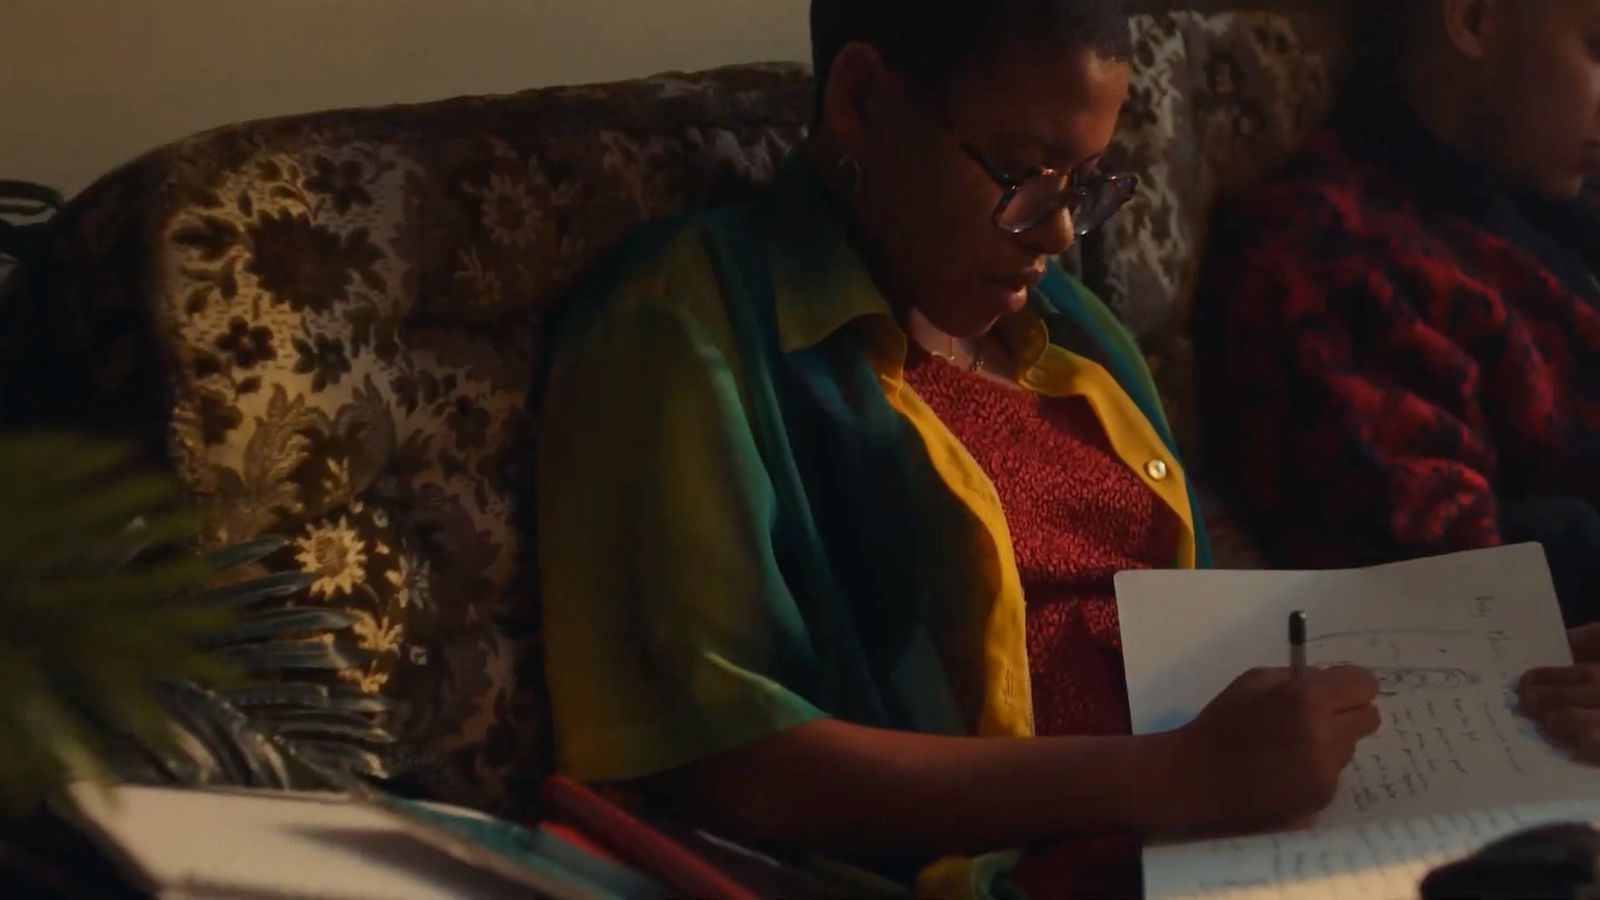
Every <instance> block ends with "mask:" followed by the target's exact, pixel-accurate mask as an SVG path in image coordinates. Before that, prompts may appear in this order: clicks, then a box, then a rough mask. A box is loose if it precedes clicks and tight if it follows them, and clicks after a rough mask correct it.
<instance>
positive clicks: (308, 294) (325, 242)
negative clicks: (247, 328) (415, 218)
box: [246, 211, 382, 312]
mask: <svg viewBox="0 0 1600 900" xmlns="http://www.w3.org/2000/svg"><path fill="white" fill-rule="evenodd" d="M248 233H249V235H250V242H251V247H252V252H251V254H250V262H249V264H248V265H247V266H246V271H248V272H250V273H251V274H253V275H255V276H256V277H257V278H258V279H260V281H261V286H262V287H263V288H265V289H266V290H267V291H268V292H269V293H271V294H272V295H273V296H274V297H277V298H278V299H280V300H282V301H284V302H285V303H288V304H289V306H290V308H291V309H293V310H294V311H295V312H302V311H304V310H307V309H309V310H313V311H315V312H327V311H328V310H330V309H332V308H333V306H334V304H336V303H341V302H343V301H345V300H346V299H347V298H348V297H349V290H350V277H351V276H352V275H360V276H361V278H362V280H363V281H365V282H366V283H367V284H368V285H369V286H372V287H374V288H376V287H380V286H381V283H382V282H381V280H380V279H379V278H378V276H377V273H376V272H374V271H373V268H372V267H373V265H374V264H375V263H377V261H378V260H379V259H381V258H382V253H381V252H379V250H378V248H377V247H376V246H374V245H373V243H372V240H371V238H370V237H369V236H368V234H367V231H366V229H364V228H358V229H356V230H355V231H352V232H350V233H349V234H346V235H345V236H344V237H343V238H341V237H340V236H339V235H338V234H335V233H334V232H333V231H331V230H329V229H327V228H324V227H322V226H321V225H316V224H313V223H312V221H311V219H310V218H309V217H308V216H307V215H306V214H305V213H292V212H287V211H285V212H279V213H276V214H273V215H268V216H263V217H262V218H260V219H258V220H256V221H255V223H253V224H252V225H251V226H250V227H249V229H248Z"/></svg>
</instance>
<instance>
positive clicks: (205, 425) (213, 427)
mask: <svg viewBox="0 0 1600 900" xmlns="http://www.w3.org/2000/svg"><path fill="white" fill-rule="evenodd" d="M199 418H200V437H201V439H202V440H204V441H205V443H206V446H207V447H216V446H220V445H222V444H224V443H227V440H228V433H229V432H231V431H233V430H234V429H235V428H238V427H239V425H240V424H242V423H243V422H244V415H243V414H242V413H240V412H239V407H238V406H236V405H235V404H234V403H233V401H232V400H231V399H229V398H228V397H227V396H225V395H223V394H220V393H217V392H215V391H205V392H204V393H202V394H201V395H200V409H199Z"/></svg>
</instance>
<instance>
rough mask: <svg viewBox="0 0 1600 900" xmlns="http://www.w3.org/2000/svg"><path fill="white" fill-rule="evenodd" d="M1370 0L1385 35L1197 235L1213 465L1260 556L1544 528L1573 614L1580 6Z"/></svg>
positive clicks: (1577, 523) (1312, 555) (1588, 521)
mask: <svg viewBox="0 0 1600 900" xmlns="http://www.w3.org/2000/svg"><path fill="white" fill-rule="evenodd" d="M1388 7H1389V8H1391V9H1392V10H1393V11H1392V12H1391V13H1390V14H1389V15H1390V16H1392V17H1390V18H1378V15H1379V14H1377V13H1373V12H1370V11H1368V12H1366V13H1365V15H1366V16H1367V17H1368V22H1367V24H1369V25H1373V26H1377V27H1378V30H1376V32H1375V39H1374V40H1369V41H1365V42H1364V43H1365V44H1366V45H1367V46H1376V47H1385V46H1387V47H1393V48H1395V49H1392V50H1386V51H1384V52H1382V53H1380V54H1378V56H1377V58H1375V59H1373V60H1369V61H1368V62H1367V63H1366V64H1365V65H1363V66H1361V67H1359V71H1360V73H1361V74H1360V78H1359V80H1358V81H1357V82H1356V84H1355V86H1354V88H1353V89H1352V90H1351V91H1350V92H1349V95H1348V97H1347V100H1346V102H1345V103H1344V104H1343V106H1342V108H1340V109H1339V110H1338V111H1337V112H1336V114H1335V115H1334V117H1333V120H1332V122H1331V123H1330V124H1329V126H1328V128H1327V129H1326V130H1325V131H1324V132H1323V133H1321V134H1319V135H1317V136H1315V137H1314V138H1313V139H1312V140H1311V142H1310V144H1309V146H1308V147H1307V148H1306V150H1305V151H1304V152H1303V154H1302V155H1301V156H1300V158H1299V159H1298V160H1296V161H1295V162H1294V163H1292V164H1291V165H1290V166H1289V167H1288V168H1287V169H1286V170H1285V171H1284V172H1283V173H1281V174H1280V175H1278V176H1277V177H1276V178H1273V179H1271V180H1269V181H1268V182H1267V183H1265V184H1263V185H1260V186H1259V187H1258V188H1256V189H1255V190H1253V191H1251V192H1250V193H1249V194H1248V195H1247V196H1245V197H1244V198H1242V200H1241V201H1240V202H1239V203H1238V204H1237V205H1236V206H1235V207H1234V208H1233V209H1231V210H1230V211H1228V212H1227V213H1226V214H1225V215H1223V216H1222V217H1221V218H1220V219H1219V221H1218V222H1217V223H1216V225H1215V228H1214V232H1213V240H1212V247H1211V252H1210V254H1209V259H1208V262H1207V265H1206V267H1205V275H1204V277H1203V286H1202V289H1201V300H1200V309H1199V312H1198V316H1197V330H1198V339H1199V340H1198V343H1199V345H1200V352H1201V394H1202V398H1203V403H1202V406H1203V412H1204V422H1205V429H1204V430H1205V438H1206V444H1207V446H1208V449H1209V452H1208V462H1209V463H1210V464H1212V465H1214V467H1215V469H1216V471H1215V474H1216V476H1217V477H1218V481H1219V482H1221V483H1222V485H1223V486H1224V487H1225V488H1226V489H1227V492H1228V493H1229V494H1231V496H1232V497H1233V499H1234V500H1236V501H1237V502H1238V505H1239V507H1240V511H1241V512H1242V513H1244V514H1245V517H1246V518H1247V519H1248V520H1249V521H1250V522H1251V523H1252V524H1253V526H1254V531H1255V532H1256V533H1257V534H1258V535H1259V536H1260V538H1261V539H1262V541H1263V543H1264V544H1265V545H1266V549H1267V550H1268V552H1269V555H1270V556H1272V557H1273V561H1274V562H1277V563H1280V564H1285V565H1291V566H1342V565H1354V564H1364V563H1375V562H1386V561H1391V560H1396V559H1402V558H1406V557H1413V556H1425V555H1433V554H1438V553H1444V552H1449V551H1455V550H1467V549H1474V548H1478V547H1485V546H1492V545H1495V544H1500V543H1511V542H1520V541H1529V540H1532V541H1540V542H1542V543H1543V544H1544V546H1545V549H1546V552H1547V555H1548V557H1549V559H1550V563H1551V568H1552V570H1553V572H1554V574H1555V578H1556V586H1557V590H1558V593H1559V594H1560V596H1561V599H1562V605H1563V608H1564V612H1565V614H1566V616H1567V618H1568V621H1569V623H1571V624H1577V623H1579V622H1582V621H1587V620H1592V619H1594V618H1595V617H1596V616H1597V615H1600V607H1597V606H1596V599H1597V598H1600V511H1597V508H1596V504H1597V502H1600V476H1597V473H1600V468H1597V466H1596V465H1595V464H1596V462H1600V183H1597V182H1596V181H1594V180H1592V179H1594V177H1595V176H1596V175H1600V0H1563V2H1545V0H1540V2H1529V0H1406V2H1402V3H1393V4H1388ZM1378 38H1383V39H1386V40H1382V39H1378ZM1586 179H1591V180H1589V181H1588V182H1587V185H1586V181H1585V180H1586Z"/></svg>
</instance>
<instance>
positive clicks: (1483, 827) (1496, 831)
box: [1145, 800, 1600, 900]
mask: <svg viewBox="0 0 1600 900" xmlns="http://www.w3.org/2000/svg"><path fill="white" fill-rule="evenodd" d="M1597 820H1600V803H1596V802H1595V801H1592V800H1590V801H1569V802H1562V803H1549V804H1535V805H1528V806H1513V807H1506V808H1503V809H1496V810H1482V811H1475V812H1462V813H1451V814H1440V815H1432V816H1420V817H1416V818H1410V819H1401V820H1395V821H1389V822H1376V823H1373V824H1370V825H1361V826H1354V827H1345V828H1335V829H1314V830H1307V831H1295V832H1286V833H1280V834H1270V835H1261V836H1259V837H1247V838H1234V839H1227V840H1216V841H1203V842H1199V843H1192V844H1182V845H1172V846H1164V847H1153V848H1150V849H1148V850H1147V851H1146V854H1147V857H1149V856H1154V857H1156V858H1157V859H1158V860H1159V861H1160V863H1161V864H1160V865H1158V866H1155V867H1152V868H1151V869H1150V870H1148V871H1147V872H1146V884H1145V889H1146V893H1147V895H1148V896H1149V897H1151V898H1179V897H1193V898H1207V900H1222V898H1237V900H1264V898H1274V900H1276V898H1280V897H1282V896H1284V895H1285V894H1286V893H1291V892H1292V893H1293V894H1294V895H1296V896H1301V895H1303V896H1314V897H1317V898H1319V900H1321V898H1346V897H1348V898H1353V900H1354V898H1360V900H1390V898H1393V900H1400V898H1405V900H1412V898H1415V897H1416V895H1417V883H1418V882H1419V881H1421V880H1422V877H1423V876H1424V875H1426V874H1427V873H1428V871H1429V870H1431V869H1433V868H1435V867H1436V866H1439V865H1443V864H1444V863H1447V862H1450V861H1452V860H1455V859H1459V858H1460V857H1462V856H1465V855H1467V854H1469V853H1472V852H1473V851H1475V850H1477V849H1478V848H1480V847H1482V846H1483V845H1484V844H1486V843H1489V842H1491V841H1495V840H1498V839H1500V838H1502V837H1505V836H1506V835H1509V834H1512V833H1513V832H1517V831H1521V830H1523V829H1525V828H1532V827H1535V826H1537V825H1544V824H1549V823H1552V822H1594V821H1597Z"/></svg>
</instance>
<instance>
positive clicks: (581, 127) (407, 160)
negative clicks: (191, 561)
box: [30, 14, 1326, 810]
mask: <svg viewBox="0 0 1600 900" xmlns="http://www.w3.org/2000/svg"><path fill="white" fill-rule="evenodd" d="M1135 33H1136V38H1137V45H1138V56H1137V59H1136V66H1135V67H1136V72H1137V75H1136V79H1135V84H1134V94H1133V97H1132V99H1131V101H1130V104H1129V109H1128V114H1127V116H1126V119H1125V122H1124V125H1123V128H1122V131H1121V133H1120V135H1119V137H1118V145H1117V157H1118V158H1119V159H1120V160H1121V162H1122V163H1123V164H1125V165H1127V166H1129V167H1131V168H1133V169H1135V170H1136V171H1139V172H1140V173H1141V174H1142V175H1144V176H1145V179H1146V180H1145V189H1144V191H1143V192H1142V194H1141V196H1140V198H1139V200H1138V201H1136V202H1135V203H1134V204H1133V205H1132V206H1131V207H1130V209H1129V210H1128V211H1127V214H1125V215H1123V216H1121V217H1119V218H1118V219H1116V220H1114V222H1115V223H1116V224H1115V225H1114V226H1113V227H1112V228H1110V229H1108V230H1107V231H1106V232H1105V233H1104V234H1103V235H1102V236H1101V237H1099V238H1097V239H1096V240H1095V241H1093V242H1090V243H1088V244H1087V245H1086V246H1085V247H1084V248H1082V250H1081V257H1082V262H1083V267H1084V271H1085V273H1086V275H1087V276H1088V277H1089V279H1090V280H1091V282H1092V283H1094V285H1095V286H1096V287H1097V288H1098V289H1099V290H1101V291H1102V292H1103V293H1105V294H1106V296H1107V297H1108V298H1109V299H1110V300H1111V302H1112V303H1113V305H1114V306H1115V308H1116V309H1117V310H1118V311H1119V312H1120V313H1121V314H1122V315H1123V316H1124V318H1125V319H1126V320H1127V321H1128V322H1129V323H1130V324H1131V325H1132V326H1133V327H1134V329H1135V331H1136V332H1138V333H1139V335H1140V336H1141V338H1142V339H1144V340H1145V342H1146V346H1147V348H1148V349H1149V350H1150V351H1151V353H1152V356H1153V358H1154V359H1155V360H1156V361H1157V363H1158V365H1159V366H1160V369H1161V373H1162V375H1163V386H1164V388H1165V389H1166V390H1167V392H1168V394H1169V397H1170V398H1172V399H1174V400H1176V401H1177V403H1176V404H1175V406H1176V407H1177V410H1175V412H1176V415H1175V418H1176V419H1177V420H1178V421H1179V422H1180V424H1181V423H1183V422H1185V421H1187V419H1186V417H1185V416H1184V415H1183V413H1182V405H1183V404H1184V403H1185V402H1186V398H1187V396H1188V394H1187V393H1186V389H1185V387H1184V377H1183V375H1184V372H1185V369H1184V366H1185V364H1186V358H1185V356H1184V350H1183V342H1182V341H1181V339H1180V338H1181V333H1182V330H1183V329H1182V323H1183V319H1184V313H1185V310H1186V302H1187V296H1186V291H1187V289H1188V285H1189V283H1190V282H1191V280H1192V262H1191V261H1192V259H1193V256H1194V252H1195V250H1196V249H1197V247H1198V246H1199V242H1200V232H1199V229H1200V225H1201V223H1202V222H1203V218H1204V215H1205V213H1206V212H1207V211H1208V209H1209V205H1210V202H1211V199H1212V197H1213V196H1214V194H1215V193H1216V191H1217V190H1218V189H1219V188H1220V187H1221V186H1223V185H1225V184H1227V183H1229V180H1230V179H1231V178H1235V177H1239V176H1236V175H1235V174H1234V173H1235V172H1236V171H1245V170H1250V169H1251V168H1252V167H1259V166H1260V165H1262V164H1264V161H1266V160H1268V159H1270V158H1273V157H1275V156H1277V155H1278V154H1279V153H1281V151H1282V149H1283V147H1284V146H1286V145H1287V143H1288V141H1289V139H1290V137H1291V136H1292V135H1293V134H1297V133H1299V132H1300V131H1301V130H1303V129H1304V127H1305V126H1306V125H1307V124H1309V122H1310V121H1311V120H1312V119H1314V118H1315V116H1316V114H1317V111H1318V110H1319V109H1320V106H1319V104H1320V102H1321V99H1320V94H1321V93H1323V92H1324V91H1323V89H1324V87H1325V84H1326V78H1325V75H1324V70H1323V69H1322V67H1321V63H1320V62H1319V61H1318V60H1315V59H1302V58H1300V57H1299V56H1297V55H1296V51H1297V46H1298V42H1297V38H1296V35H1295V33H1294V31H1293V29H1291V28H1290V26H1289V25H1288V24H1286V23H1285V21H1284V20H1282V19H1277V18H1272V17H1266V16H1261V15H1247V16H1243V17H1235V18H1226V17H1223V18H1217V17H1206V16H1198V15H1192V14H1162V15H1156V16H1141V17H1138V18H1137V19H1136V22H1135ZM810 109H811V90H810V84H809V77H808V76H807V74H806V72H805V71H804V70H803V69H801V68H800V67H796V66H757V67H738V68H732V69H726V70H721V71H717V72H713V73H706V74H701V75H693V76H687V75H674V76H663V77H660V78H655V79H649V80H643V81H636V82H627V83H623V84H616V85H608V86H600V87H586V88H560V89H550V90H539V91H530V92H526V93H522V94H517V95H512V96H507V97H495V98H463V99H457V100H449V101H443V102H440V103H432V104H426V105H421V106H404V107H393V108H385V109H369V110H353V111H342V112H328V113H317V114H313V115H306V116H296V117H292V118H287V119H280V120H273V121H267V122H256V123H249V124H245V125H238V126H232V127H228V128H223V129H220V130H217V131H213V132H209V133H207V134H203V135H199V136H197V137H194V138H191V139H188V140H185V141H181V142H178V143H176V144H173V145H171V146H168V147H165V148H162V149H160V150H158V151H156V152H154V153H153V154H151V155H149V156H147V157H145V158H144V159H141V160H139V161H137V162H135V163H133V164H131V165H130V166H128V167H126V168H124V169H122V170H120V171H118V172H117V173H114V174H112V175H111V176H108V177H107V178H106V179H104V180H102V181H101V182H100V183H98V184H97V185H96V186H94V187H93V188H91V189H90V190H89V191H88V192H86V193H85V194H84V195H83V196H81V197H79V198H78V199H77V200H76V201H75V202H74V203H73V204H72V206H71V208H70V210H69V211H68V212H67V213H66V214H65V215H64V216H63V217H62V218H61V220H60V225H61V228H60V234H59V238H58V240H57V245H56V247H55V261H54V262H55V266H54V267H53V268H54V271H55V272H56V275H57V278H56V282H55V284H54V285H53V294H52V297H51V301H50V302H49V303H48V304H46V305H45V307H43V308H41V309H40V310H38V311H36V315H37V321H36V322H35V323H33V324H34V327H36V330H37V333H38V335H39V346H40V347H41V348H45V349H44V350H42V352H41V353H40V354H39V356H38V358H37V359H34V360H32V362H31V363H30V365H32V366H34V368H32V369H31V370H30V371H31V372H32V373H34V374H33V377H34V378H35V379H36V380H37V381H38V383H39V384H41V385H55V386H56V387H57V388H60V389H58V390H55V391H46V392H39V393H37V394H36V396H40V397H50V398H51V399H50V401H49V402H50V403H57V402H61V403H65V402H68V401H67V400H66V399H61V398H65V397H67V396H68V395H71V396H72V397H74V398H78V399H81V400H83V401H84V402H87V403H89V404H90V405H91V407H92V408H93V409H94V410H95V413H94V415H96V416H97V417H100V418H102V419H113V420H122V421H125V422H128V423H132V424H134V425H136V426H153V427H156V428H158V429H159V433H158V434H153V435H152V441H153V443H155V444H157V445H158V446H159V447H160V450H161V452H162V453H163V454H164V455H165V456H166V457H167V458H168V459H170V460H171V462H172V463H173V465H174V466H175V467H176V469H177V471H178V473H179V475H180V477H181V478H182V480H183V482H184V484H185V485H186V486H187V488H188V489H189V491H190V492H191V493H192V495H193V496H194V497H195V498H196V499H198V500H199V501H201V502H203V503H206V504H208V505H209V506H210V508H211V510H212V512H213V522H214V527H213V529H212V533H211V539H212V540H214V541H217V542H223V541H231V540H239V539H244V538H249V537H252V536H254V535H256V534H259V533H261V532H263V531H280V532H285V533H287V534H289V535H290V536H292V537H293V538H294V544H293V545H292V546H291V547H290V548H289V549H288V550H287V551H285V552H284V553H283V554H282V556H281V558H279V559H277V560H274V561H273V564H274V565H276V566H280V567H284V568H299V569H303V570H305V571H309V572H312V573H314V574H315V575H316V576H317V581H316V584H315V585H314V586H313V587H312V589H311V590H310V592H309V594H308V595H306V596H301V597H297V598H293V599H292V601H291V602H292V603H294V604H299V605H313V606H315V605H329V606H336V607H339V608H343V609H348V610H350V611H351V612H352V613H353V614H354V615H355V616H356V617H357V618H358V620H359V621H358V624H357V625H356V626H355V627H354V628H352V629H348V630H346V631H344V632H341V633H339V634H329V635H308V639H313V640H323V641H331V642H334V643H337V644H340V645H341V646H348V647H351V648H353V649H356V650H360V651H363V652H365V653H367V654H370V655H371V656H372V659H371V660H370V661H369V660H365V659H353V660H352V661H351V662H349V663H348V664H346V665H343V666H342V667H339V668H335V669H330V670H321V671H310V672H305V673H303V675H301V676H297V677H300V678H303V679H304V680H315V681H321V682H323V683H326V684H330V685H333V686H338V687H342V688H344V689H346V690H347V691H351V692H354V693H357V694H360V695H365V696H369V697H373V698H382V699H383V700H384V701H385V702H392V703H393V704H394V708H393V709H392V710H390V711H387V712H383V713H379V714H377V717H378V718H379V720H380V721H381V723H382V724H384V725H387V726H388V727H389V728H390V729H391V730H393V731H394V732H396V733H397V734H398V735H399V737H400V738H401V742H400V745H399V746H398V747H397V748H390V749H389V750H388V751H386V752H383V753H381V754H376V755H350V754H346V758H350V759H354V760H357V761H360V760H368V761H370V765H371V767H373V768H379V769H383V770H385V771H390V772H398V773H411V774H414V775H417V776H418V777H420V778H421V779H422V780H423V782H424V786H425V787H426V788H428V789H430V790H431V791H432V792H434V793H435V794H437V795H439V796H442V797H445V798H448V799H451V800H455V801H458V802H468V803H474V804H479V805H484V806H489V807H493V808H499V809H502V810H506V809H507V808H508V804H509V803H510V802H511V801H513V800H514V799H515V798H517V797H519V796H527V792H526V790H525V786H526V783H527V782H528V781H529V780H531V779H532V778H535V777H537V775H538V774H539V773H540V772H541V771H542V770H543V766H544V762H545V757H544V756H543V755H542V754H543V752H544V748H545V742H544V740H543V735H542V733H541V730H540V726H541V724H542V722H543V715H542V709H541V705H540V704H541V697H542V693H541V691H539V690H538V685H539V683H540V681H541V671H540V667H541V656H540V653H539V632H538V622H537V602H536V597H535V591H534V585H535V581H536V578H535V573H534V571H533V557H532V554H531V553H530V552H529V550H530V547H531V545H532V544H531V542H532V540H533V539H534V536H533V535H532V534H531V530H530V528H529V523H528V521H527V519H528V517H527V516H526V515H525V513H527V512H528V510H529V507H530V506H531V504H530V503H529V502H528V501H529V499H530V491H531V479H530V473H531V469H532V462H533V459H534V453H535V451H536V448H535V446H534V444H535V442H536V440H537V420H538V409H537V404H536V403H533V402H530V401H531V398H530V392H531V391H532V389H533V387H534V379H535V376H536V372H537V364H538V359H539V357H540V352H541V342H542V340H543V338H544V331H543V328H542V325H543V323H544V316H545V313H546V312H547V311H548V310H549V309H550V308H551V307H552V305H553V304H554V302H555V301H556V300H557V299H558V298H559V297H560V296H561V295H562V294H563V292H564V291H565V290H566V288H567V287H568V286H570V285H571V284H572V282H573V281H574V279H575V278H576V277H577V276H578V274H579V273H580V272H581V271H582V270H583V269H585V268H586V267H587V266H589V265H590V263H592V262H593V261H594V259H595V258H596V256H597V254H598V253H599V252H600V251H601V250H603V249H604V248H605V247H606V246H608V245H610V244H612V243H613V242H615V241H616V240H617V239H619V238H620V237H622V236H623V235H624V234H626V233H627V232H628V231H630V230H631V229H633V228H634V227H635V226H636V225H638V224H639V223H641V222H643V221H645V220H647V219H650V218H654V217H657V216H660V215H663V214H667V213H670V212H674V211H677V210H681V209H683V208H685V207H688V206H692V205H696V204H700V203H705V202H710V201H714V200H716V199H720V198H723V197H728V196H733V195H736V194H738V193H740V192H742V191H744V190H746V189H748V188H749V187H750V186H751V185H754V184H758V183H761V182H764V181H766V180H767V179H768V178H769V177H770V176H771V174H772V171H773V168H774V165H775V164H776V162H777V161H778V160H779V158H781V157H782V156H783V154H784V153H785V152H786V150H787V149H788V148H789V147H790V146H792V145H793V144H794V143H795V142H796V141H797V140H798V139H799V138H800V137H801V135H802V133H803V129H804V126H805V124H806V123H807V121H808V119H809V115H810ZM52 360H64V361H66V364H65V365H60V366H57V367H56V368H51V365H52ZM63 385H65V386H66V387H65V388H62V386H63ZM68 388H70V389H68ZM71 402H78V400H77V399H75V400H73V401H71ZM325 749H326V750H327V752H328V753H330V754H333V753H335V752H337V751H338V748H336V747H333V746H329V747H327V748H325ZM382 749H383V748H375V747H367V748H364V749H363V753H375V752H376V751H379V750H382Z"/></svg>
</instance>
